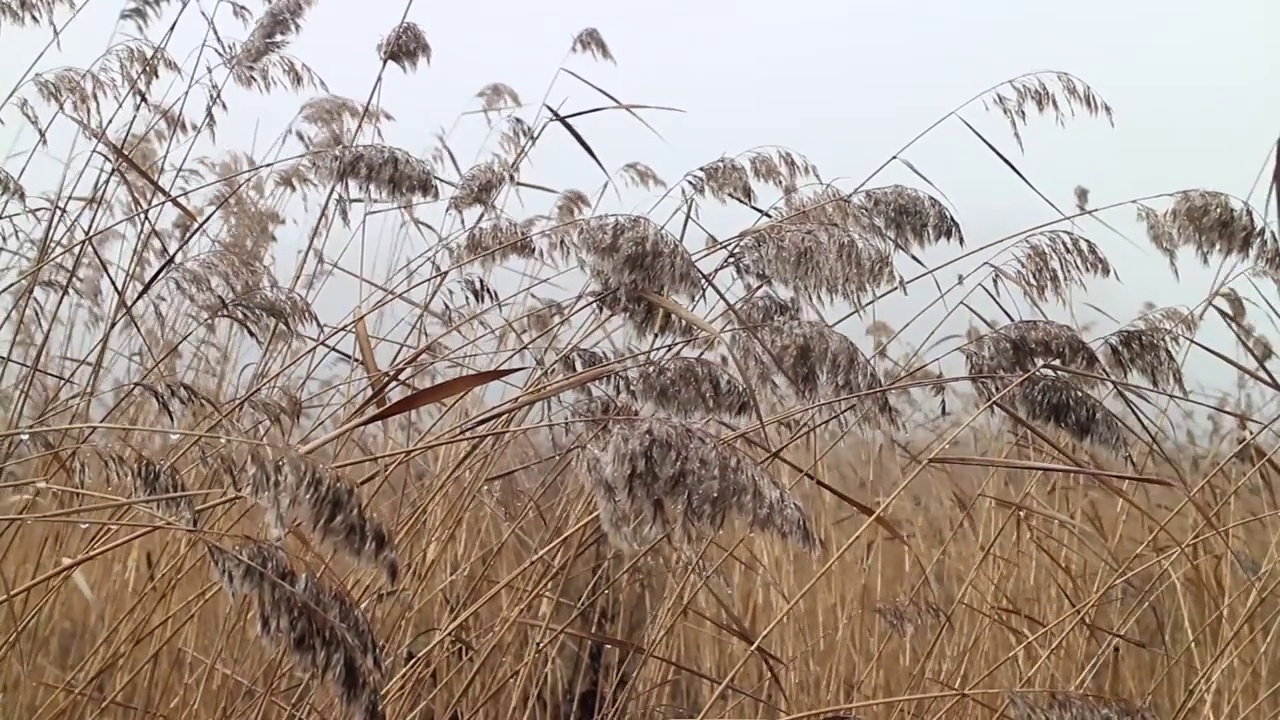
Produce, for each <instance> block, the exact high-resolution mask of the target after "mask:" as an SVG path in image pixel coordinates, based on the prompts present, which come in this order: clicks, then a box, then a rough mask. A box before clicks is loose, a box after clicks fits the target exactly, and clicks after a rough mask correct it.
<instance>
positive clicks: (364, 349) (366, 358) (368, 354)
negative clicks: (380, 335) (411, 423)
mask: <svg viewBox="0 0 1280 720" xmlns="http://www.w3.org/2000/svg"><path fill="white" fill-rule="evenodd" d="M355 330H356V346H357V347H359V348H360V361H361V362H362V363H364V369H365V372H366V373H368V375H369V382H370V383H371V385H372V387H371V388H370V393H371V394H370V400H371V401H372V402H373V404H375V405H377V406H378V408H379V409H383V408H386V407H387V387H388V385H387V383H379V382H378V380H379V379H380V378H381V377H382V371H381V370H379V369H378V361H377V360H375V359H374V357H373V342H372V341H370V340H369V326H368V324H367V323H365V321H364V317H363V316H361V317H358V318H356V323H355Z"/></svg>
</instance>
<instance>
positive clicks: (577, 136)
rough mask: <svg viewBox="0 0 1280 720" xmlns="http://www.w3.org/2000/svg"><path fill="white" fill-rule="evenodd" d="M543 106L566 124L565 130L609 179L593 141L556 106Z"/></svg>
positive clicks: (544, 104) (553, 116)
mask: <svg viewBox="0 0 1280 720" xmlns="http://www.w3.org/2000/svg"><path fill="white" fill-rule="evenodd" d="M542 107H544V108H546V110H547V112H549V113H551V119H552V120H555V121H556V122H558V123H560V124H561V125H563V126H564V129H565V130H568V131H569V135H570V136H572V137H573V140H574V142H576V143H578V147H580V148H582V151H583V152H585V153H586V154H587V156H588V157H590V158H591V159H592V160H593V161H594V162H595V164H596V167H598V168H600V172H602V173H604V176H605V179H606V180H608V178H609V171H608V170H606V169H605V167H604V163H602V162H600V156H599V155H597V154H596V151H595V150H594V149H592V147H591V143H589V142H587V139H586V138H585V137H583V136H582V133H580V132H578V129H577V128H575V127H574V126H573V124H572V123H570V122H569V121H568V120H567V119H565V117H564V116H563V115H561V114H560V113H558V112H556V109H555V108H553V107H551V106H550V105H547V104H546V103H543V105H542Z"/></svg>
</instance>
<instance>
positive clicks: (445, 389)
mask: <svg viewBox="0 0 1280 720" xmlns="http://www.w3.org/2000/svg"><path fill="white" fill-rule="evenodd" d="M529 369H530V368H527V367H518V368H507V369H504V370H485V371H482V372H478V373H472V374H470V375H463V376H461V377H455V378H449V379H448V380H445V381H444V382H439V383H436V384H435V385H432V386H430V387H425V388H422V389H421V390H415V391H413V392H411V393H409V394H408V395H405V396H404V397H402V398H400V399H399V400H396V401H395V402H393V403H391V404H390V405H388V406H386V407H384V408H382V409H381V410H378V411H377V412H375V413H373V414H371V415H369V416H368V417H365V418H361V419H360V420H359V421H357V422H356V423H355V424H353V425H351V426H349V427H348V428H347V429H348V430H354V429H355V428H359V427H364V426H365V425H369V424H372V423H376V422H382V421H383V420H388V419H390V418H393V417H396V416H398V415H403V414H405V413H407V412H413V411H414V410H417V409H419V408H422V407H426V406H427V405H431V404H433V403H438V402H440V401H442V400H447V399H449V398H451V397H453V396H454V395H461V394H462V393H464V392H467V391H468V390H473V389H475V388H478V387H480V386H482V385H488V384H489V383H491V382H494V381H496V380H501V379H502V378H504V377H507V376H508V375H514V374H516V373H518V372H523V371H525V370H529Z"/></svg>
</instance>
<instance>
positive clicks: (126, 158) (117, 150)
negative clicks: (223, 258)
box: [67, 115, 200, 223]
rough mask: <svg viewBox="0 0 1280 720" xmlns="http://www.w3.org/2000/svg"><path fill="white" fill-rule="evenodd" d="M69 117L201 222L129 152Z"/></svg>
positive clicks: (190, 215) (181, 209) (148, 182)
mask: <svg viewBox="0 0 1280 720" xmlns="http://www.w3.org/2000/svg"><path fill="white" fill-rule="evenodd" d="M67 117H69V118H71V119H72V120H74V121H75V122H76V124H77V125H79V126H80V127H81V128H83V129H84V131H85V132H86V133H88V134H89V135H90V136H91V137H94V138H97V140H98V142H100V143H102V144H103V146H105V147H106V148H107V149H108V150H110V151H111V156H112V157H114V158H115V159H116V160H117V161H118V162H120V163H122V164H124V165H126V166H128V168H129V169H130V170H132V171H133V172H134V173H136V174H137V175H138V177H140V178H142V179H143V180H145V181H146V183H147V184H148V185H150V186H151V189H152V190H155V191H156V192H158V193H160V196H161V197H163V198H164V199H165V200H167V201H168V202H169V203H171V204H172V205H173V206H174V207H176V208H178V211H179V212H181V213H182V214H183V215H186V216H187V219H188V220H190V221H191V222H193V223H199V222H200V219H199V218H197V217H196V214H195V213H193V212H191V208H189V207H187V206H186V205H185V204H184V203H183V202H182V201H181V200H179V199H178V198H176V197H174V196H173V193H170V192H169V190H168V189H167V188H165V186H163V185H161V184H160V181H158V180H156V179H155V178H154V177H152V176H151V173H149V172H147V171H146V170H144V169H143V167H142V166H141V165H139V164H138V163H136V162H134V160H133V158H131V157H129V154H128V153H126V152H125V151H124V150H121V149H120V147H119V146H118V145H116V144H115V143H113V142H111V140H110V139H108V138H107V136H106V135H103V134H102V133H100V132H96V131H94V130H93V129H92V128H90V127H89V126H88V125H86V124H84V123H83V122H81V121H80V120H78V119H77V118H76V117H75V116H74V115H67Z"/></svg>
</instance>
